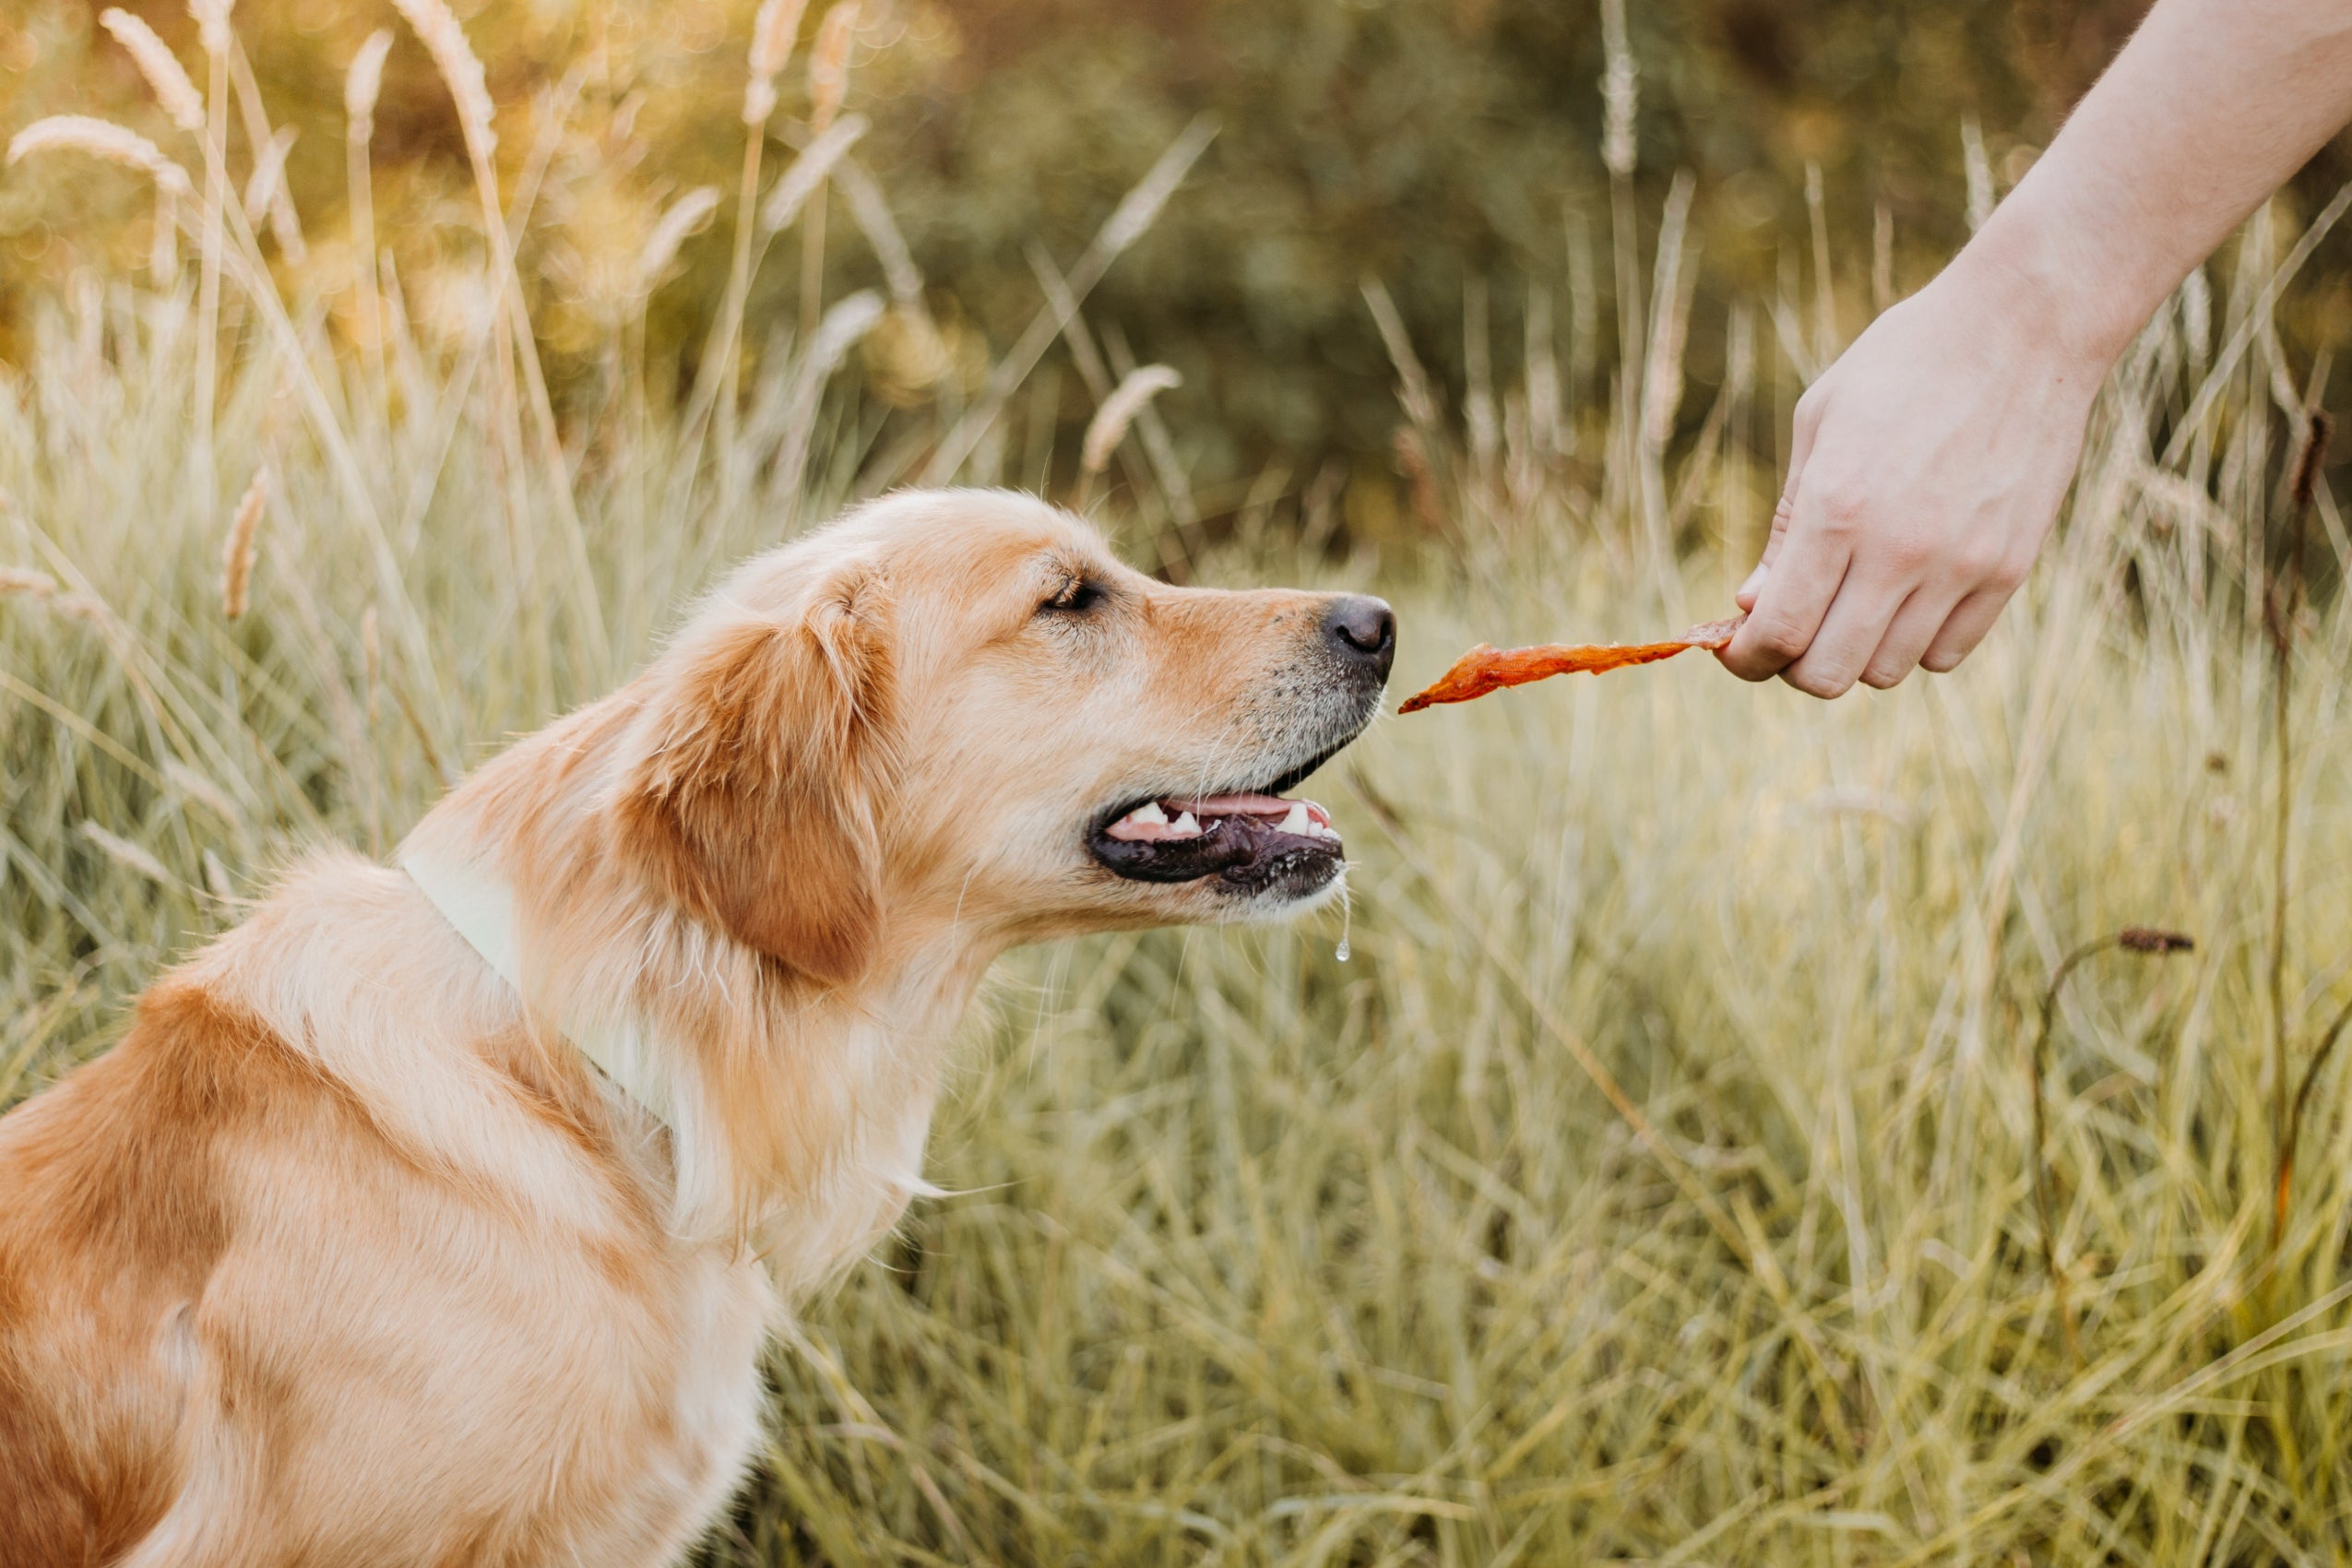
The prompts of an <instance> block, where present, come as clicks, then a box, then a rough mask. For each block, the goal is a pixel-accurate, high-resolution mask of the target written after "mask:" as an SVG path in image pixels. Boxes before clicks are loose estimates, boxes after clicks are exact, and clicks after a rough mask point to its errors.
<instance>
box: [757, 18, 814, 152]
mask: <svg viewBox="0 0 2352 1568" xmlns="http://www.w3.org/2000/svg"><path fill="white" fill-rule="evenodd" d="M807 9H808V0H760V7H759V17H758V19H757V20H755V21H754V22H753V23H752V55H751V67H752V79H751V81H750V83H749V84H748V85H747V86H746V87H745V88H744V89H743V124H745V125H766V124H767V117H768V116H769V115H770V114H773V113H776V77H777V76H778V73H779V72H781V71H782V70H783V69H784V63H785V62H786V61H788V60H790V58H791V57H792V43H793V41H794V40H796V39H798V38H799V37H800V34H801V16H802V13H803V12H805V11H806V10H807Z"/></svg>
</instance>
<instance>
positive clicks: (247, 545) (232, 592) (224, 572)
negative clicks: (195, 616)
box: [220, 463, 269, 621]
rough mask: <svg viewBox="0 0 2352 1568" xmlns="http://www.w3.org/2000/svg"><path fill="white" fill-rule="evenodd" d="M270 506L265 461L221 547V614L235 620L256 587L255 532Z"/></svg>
mask: <svg viewBox="0 0 2352 1568" xmlns="http://www.w3.org/2000/svg"><path fill="white" fill-rule="evenodd" d="M268 505H269V465H268V464H267V463H264V464H262V466H261V467H259V468H257V469H255V470H254V475H253V482H252V483H251V484H248V485H247V486H245V493H244V499H243V500H241V501H239V502H238V503H237V511H236V516H235V517H232V518H231V519H230V522H229V541H228V543H227V544H225V545H223V546H222V547H221V552H220V613H221V614H222V615H224V616H226V617H228V618H229V619H230V620H232V621H234V620H236V619H238V618H239V617H240V616H242V615H244V612H245V600H246V595H247V592H248V590H249V589H250V588H252V586H253V562H254V534H255V530H256V529H259V528H260V526H261V514H262V512H263V511H264V510H265V509H266V508H267V506H268Z"/></svg>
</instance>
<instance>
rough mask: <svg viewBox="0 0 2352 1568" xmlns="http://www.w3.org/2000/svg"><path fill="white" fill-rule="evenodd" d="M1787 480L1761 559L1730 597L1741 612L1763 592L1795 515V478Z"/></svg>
mask: <svg viewBox="0 0 2352 1568" xmlns="http://www.w3.org/2000/svg"><path fill="white" fill-rule="evenodd" d="M1788 478H1789V484H1788V489H1787V490H1786V491H1783V492H1782V493H1781V496H1780V505H1777V506H1775V507H1774V508H1773V509H1772V534H1771V537H1770V538H1768V539H1766V540H1764V556H1763V559H1761V560H1759V561H1758V562H1757V563H1756V569H1755V570H1754V571H1752V572H1750V573H1749V574H1748V580H1747V581H1746V582H1744V583H1741V584H1740V591H1739V592H1738V593H1736V594H1733V595H1732V596H1731V597H1732V601H1733V602H1734V603H1736V604H1738V605H1739V606H1740V609H1742V610H1753V609H1754V608H1755V607H1756V596H1757V595H1758V594H1759V593H1762V592H1763V591H1764V578H1765V577H1766V576H1769V575H1770V574H1771V572H1772V563H1773V559H1774V557H1776V556H1777V555H1778V554H1779V553H1780V545H1781V541H1782V540H1786V539H1787V538H1788V520H1789V518H1791V517H1795V516H1796V513H1797V485H1796V478H1797V476H1796V475H1795V474H1793V473H1792V474H1790V475H1789V476H1788Z"/></svg>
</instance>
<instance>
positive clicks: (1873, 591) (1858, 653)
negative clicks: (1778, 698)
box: [1780, 572, 1903, 697]
mask: <svg viewBox="0 0 2352 1568" xmlns="http://www.w3.org/2000/svg"><path fill="white" fill-rule="evenodd" d="M1902 608H1903V590H1902V589H1901V588H1896V587H1894V586H1892V585H1885V584H1879V583H1871V582H1868V581H1865V580H1863V579H1862V577H1861V576H1860V575H1859V574H1858V573H1854V572H1848V573H1847V575H1846V580H1845V583H1844V584H1843V585H1842V586H1841V587H1840V588H1838V590H1837V597H1836V599H1835V600H1832V601H1831V603H1830V606H1829V612H1828V613H1827V614H1825V615H1823V617H1822V623H1821V629H1820V630H1818V631H1816V632H1815V633H1814V634H1813V638H1812V643H1811V644H1810V645H1809V646H1808V647H1806V649H1805V651H1804V653H1803V654H1802V655H1801V656H1800V657H1799V658H1798V659H1795V660H1793V661H1792V662H1791V663H1790V664H1789V665H1788V668H1787V669H1785V670H1783V671H1781V672H1780V678H1781V679H1782V680H1784V681H1786V682H1788V683H1789V684H1790V685H1792V686H1794V687H1796V688H1797V689H1798V690H1799V691H1800V692H1804V693H1806V694H1808V695H1812V696H1817V697H1838V696H1844V695H1846V694H1847V691H1849V690H1851V689H1852V687H1853V684H1854V682H1855V680H1856V678H1857V677H1859V675H1860V674H1861V672H1862V668H1863V666H1865V665H1866V664H1868V663H1869V662H1870V660H1871V655H1872V654H1874V653H1876V652H1877V651H1878V647H1879V644H1880V643H1882V642H1883V641H1885V640H1886V629H1887V627H1888V625H1889V624H1892V623H1893V621H1894V620H1895V614H1896V612H1899V611H1900V610H1901V609H1902Z"/></svg>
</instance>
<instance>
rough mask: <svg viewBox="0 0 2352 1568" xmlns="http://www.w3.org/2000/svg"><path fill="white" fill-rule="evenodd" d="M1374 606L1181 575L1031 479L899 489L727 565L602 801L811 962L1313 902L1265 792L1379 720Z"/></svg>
mask: <svg viewBox="0 0 2352 1568" xmlns="http://www.w3.org/2000/svg"><path fill="white" fill-rule="evenodd" d="M1394 645H1395V622H1394V619H1393V617H1392V616H1391V615H1390V614H1389V611H1388V607H1387V606H1386V605H1385V604H1383V603H1382V602H1380V601H1379V600H1372V599H1365V598H1361V597H1358V596H1345V595H1342V596H1333V595H1324V594H1309V593H1298V592H1289V591H1281V590H1268V591H1262V592H1250V593H1227V592H1215V591H1208V590H1204V589H1197V588H1172V587H1170V586H1169V585H1167V584H1165V583H1160V582H1157V581H1155V580H1153V579H1152V578H1149V577H1146V576H1144V575H1143V574H1141V573H1139V572H1136V571H1134V570H1132V569H1131V568H1129V567H1127V566H1124V565H1123V564H1120V563H1119V561H1118V560H1117V559H1116V558H1115V557H1113V556H1112V554H1111V552H1110V551H1109V549H1108V548H1107V547H1106V546H1105V545H1104V543H1103V541H1102V540H1101V539H1100V537H1099V535H1097V534H1096V533H1095V532H1094V531H1093V530H1092V529H1089V528H1087V526H1086V525H1085V524H1084V523H1082V522H1080V521H1079V520H1078V519H1076V518H1075V517H1071V516H1070V515H1069V514H1067V513H1064V512H1061V511H1058V510H1055V509H1053V508H1051V507H1049V506H1046V505H1042V504H1041V503H1039V502H1036V501H1033V500H1030V499H1028V498H1026V497H1022V496H1017V495H1012V494H1006V493H994V492H975V491H958V492H946V493H936V492H934V493H909V494H905V495H899V496H895V497H891V498H889V499H886V500H884V501H880V502H877V503H874V504H873V505H869V506H866V507H864V508H862V509H861V510H860V511H858V512H856V513H854V514H852V515H851V516H850V517H847V518H844V519H843V520H842V521H840V522H838V523H837V524H835V525H833V526H832V527H830V528H827V529H824V530H822V531H820V532H818V533H816V534H814V535H812V536H811V537H809V538H807V539H805V540H801V541H798V542H796V543H793V544H790V545H787V546H785V547H783V548H781V549H778V550H775V551H772V552H768V553H767V554H766V555H763V556H760V557H759V558H757V559H756V560H754V561H753V562H751V563H749V564H746V565H745V566H744V567H743V568H742V570H740V571H739V572H738V573H736V575H735V576H733V577H731V579H730V580H729V582H728V583H727V584H726V585H725V586H724V587H723V588H721V589H720V590H719V593H718V594H717V595H715V596H714V598H713V600H712V601H711V602H710V603H709V604H708V605H707V606H706V607H705V608H704V609H703V611H702V612H700V613H699V614H697V615H696V616H695V619H694V620H693V621H692V622H691V623H690V624H689V625H688V626H687V627H686V629H685V630H684V632H683V634H682V635H681V636H680V637H679V639H678V641H677V642H676V644H675V645H674V646H673V647H671V649H670V650H669V652H668V653H666V654H665V655H664V656H663V658H662V659H660V660H659V662H658V663H657V664H656V665H655V667H654V668H653V670H651V671H648V673H647V677H646V680H645V682H644V683H642V684H641V686H640V694H641V700H640V702H639V705H638V708H637V719H636V722H635V724H634V726H633V731H632V742H631V744H630V747H629V753H630V754H629V756H628V759H627V761H626V764H625V766H624V770H623V776H622V778H621V779H620V780H619V784H620V789H619V792H618V795H617V797H616V804H615V809H616V811H617V812H618V813H619V814H620V816H621V819H622V822H623V826H624V829H625V832H624V842H626V843H629V844H631V845H633V846H635V851H634V852H635V853H636V856H637V858H638V859H639V861H641V865H642V871H643V874H645V875H647V876H648V877H650V878H652V879H654V880H655V881H656V882H657V883H658V885H659V889H660V891H661V893H662V894H663V895H664V896H665V897H668V898H669V899H671V901H673V902H674V903H676V904H678V905H680V906H682V907H683V908H685V909H688V910H690V911H692V912H693V913H695V915H697V916H699V917H700V918H703V919H705V920H707V921H710V922H712V923H714V924H716V925H717V926H719V928H721V929H723V930H725V931H726V932H729V933H730V934H731V935H732V936H733V937H735V938H736V939H737V940H739V941H741V942H743V943H745V944H748V945H750V946H752V947H754V948H756V949H758V950H759V951H761V952H763V953H766V954H768V955H769V956H772V957H774V958H776V959H777V960H778V961H780V962H782V963H784V964H786V965H788V966H790V967H791V968H795V969H797V970H799V971H801V972H802V973H804V974H806V975H808V976H810V977H812V978H814V979H816V980H824V981H828V982H835V983H842V982H848V981H850V980H854V979H856V978H857V977H859V976H860V975H861V974H863V973H864V972H865V971H866V969H867V968H868V966H869V965H871V964H872V963H873V960H874V959H875V957H876V956H877V954H878V950H879V949H880V948H881V947H882V946H883V945H885V944H888V943H889V942H891V941H893V940H894V939H909V940H911V939H917V938H919V937H921V935H922V934H923V933H925V932H935V931H938V930H941V929H947V928H953V929H957V930H962V931H966V932H969V933H970V934H971V935H972V936H973V937H974V938H975V939H976V940H978V941H980V942H981V943H983V944H984V943H987V942H989V941H992V940H993V941H995V942H999V943H1002V942H1013V941H1026V940H1032V939H1036V938H1041V937H1048V936H1062V935H1071V934H1075V933H1077V932H1085V931H1093V930H1103V929H1110V928H1117V927H1135V926H1146V925H1160V924H1170V923H1179V922H1189V921H1229V920H1237V919H1250V918H1260V917H1265V916H1272V915H1277V914H1282V913H1286V912H1289V911H1293V910H1297V909H1304V908H1308V907H1310V906H1312V905H1313V904H1314V903H1317V902H1320V901H1321V900H1322V899H1324V898H1325V897H1328V896H1330V895H1331V894H1332V893H1333V892H1334V891H1335V890H1336V888H1337V886H1338V885H1339V882H1340V879H1341V877H1342V875H1343V874H1344V866H1345V862H1344V861H1343V858H1342V852H1341V845H1340V840H1339V837H1338V835H1337V833H1336V831H1335V830H1334V829H1333V827H1332V826H1331V819H1330V817H1329V816H1328V814H1325V813H1324V810H1323V809H1322V808H1321V807H1320V806H1317V805H1314V804H1313V803H1312V802H1304V801H1291V800H1287V799H1285V798H1283V796H1282V791H1284V790H1289V789H1291V788H1293V787H1294V786H1296V785H1297V784H1298V783H1299V782H1301V780H1303V779H1304V778H1306V777H1307V776H1308V775H1309V774H1311V773H1313V771H1314V770H1315V768H1316V767H1317V766H1320V765H1321V764H1322V763H1324V761H1325V760H1326V759H1328V758H1329V757H1330V756H1331V755H1332V754H1334V753H1336V751H1338V750H1339V749H1340V748H1341V747H1342V746H1345V745H1346V744H1347V743H1348V742H1349V741H1351V740H1353V739H1354V738H1355V737H1356V735H1357V734H1358V733H1359V732H1360V731H1362V730H1363V728H1364V726H1365V725H1366V724H1367V723H1368V722H1369V721H1370V720H1371V719H1372V715H1373V714H1374V713H1375V712H1377V711H1378V710H1379V707H1380V694H1381V690H1382V687H1383V685H1384V683H1385V681H1386V679H1387V675H1388V666H1389V659H1390V655H1391V652H1392V649H1393V647H1394Z"/></svg>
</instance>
